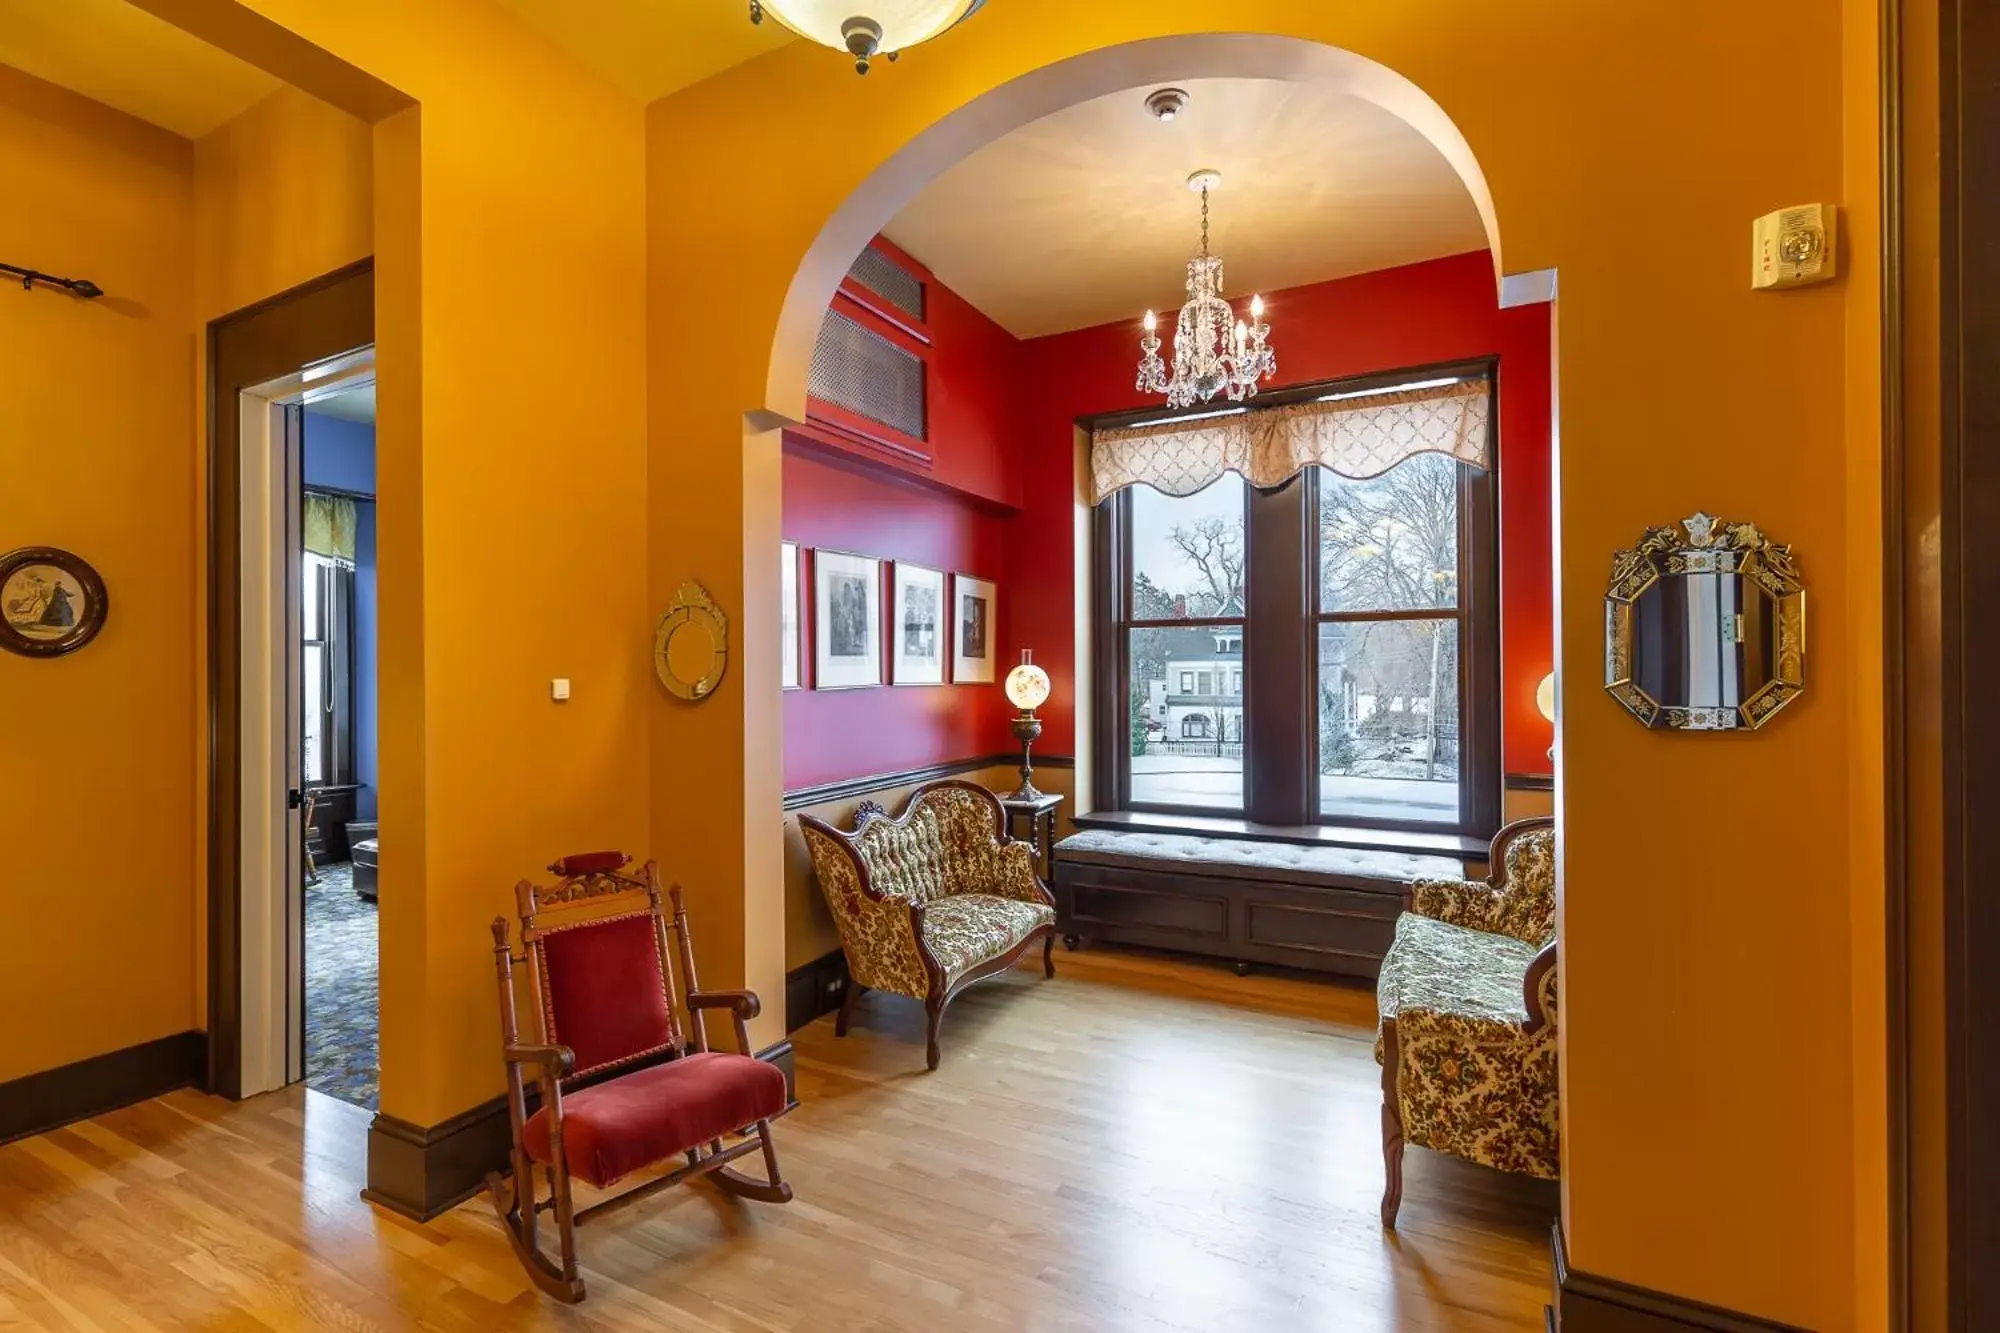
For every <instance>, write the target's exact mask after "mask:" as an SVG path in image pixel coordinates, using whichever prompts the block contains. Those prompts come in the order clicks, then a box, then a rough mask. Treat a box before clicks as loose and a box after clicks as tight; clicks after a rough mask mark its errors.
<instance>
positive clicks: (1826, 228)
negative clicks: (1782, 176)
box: [1750, 204, 1839, 291]
mask: <svg viewBox="0 0 2000 1333" xmlns="http://www.w3.org/2000/svg"><path fill="white" fill-rule="evenodd" d="M1838 215H1839V209H1837V208H1836V207H1835V206H1834V205H1832V204H1800V205H1799V206H1798V207H1796V208H1781V209H1779V210H1778V211H1777V212H1775V213H1766V214H1765V215H1764V216H1763V217H1761V218H1758V219H1757V221H1756V223H1755V225H1754V226H1753V228H1752V236H1753V239H1754V246H1753V249H1752V251H1751V258H1750V285H1751V286H1752V287H1753V288H1756V289H1758V290H1760V291H1761V290H1764V289H1766V288H1778V287H1803V286H1804V285H1805V284H1807V283H1809V282H1825V281H1826V280H1827V279H1828V278H1832V277H1835V276H1837V275H1838V273H1839V268H1838V266H1837V264H1836V262H1835V249H1834V241H1835V234H1834V224H1835V220H1836V218H1837V217H1838Z"/></svg>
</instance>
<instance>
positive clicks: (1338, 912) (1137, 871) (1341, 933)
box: [1055, 828, 1465, 980]
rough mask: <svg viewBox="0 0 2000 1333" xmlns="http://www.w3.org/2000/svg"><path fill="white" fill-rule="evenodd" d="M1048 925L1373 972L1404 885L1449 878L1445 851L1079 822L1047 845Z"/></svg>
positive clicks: (1068, 932)
mask: <svg viewBox="0 0 2000 1333" xmlns="http://www.w3.org/2000/svg"><path fill="white" fill-rule="evenodd" d="M1055 858H1056V871H1055V881H1056V911H1057V928H1058V929H1059V930H1061V931H1062V932H1063V934H1064V938H1065V942H1068V943H1070V944H1071V947H1076V943H1079V942H1081V941H1082V940H1084V939H1089V940H1093V941H1103V942H1108V943H1120V944H1137V945H1142V946H1146V947H1149V948H1161V949H1171V950H1175V951H1177V952H1183V953H1198V954H1207V955H1210V956H1213V957H1220V958H1225V959H1230V960H1232V961H1234V962H1236V963H1237V964H1238V967H1239V970H1245V969H1247V967H1248V966H1249V965H1250V964H1253V963H1269V964H1274V965H1278V966H1283V967H1294V968H1303V969H1307V970H1310V971H1315V972H1327V973H1334V974H1338V975H1345V976H1352V977H1359V978H1366V979H1371V980H1372V979H1373V978H1374V977H1375V975H1376V973H1377V972H1378V970H1379V969H1380V967H1381V963H1382V958H1383V956H1384V955H1385V954H1386V953H1387V952H1388V950H1389V945H1390V942H1391V941H1392V940H1393V939H1394V938H1395V925H1396V917H1397V915H1398V913H1399V912H1400V911H1401V909H1402V898H1403V889H1404V886H1405V885H1407V884H1409V883H1410V882H1411V881H1413V880H1419V879H1426V878H1439V879H1444V878H1449V879H1456V878H1458V877H1459V876H1460V875H1462V874H1463V873H1464V869H1465V867H1464V863H1463V862H1461V861H1459V860H1457V859H1456V858H1453V857H1448V856H1425V855H1417V854H1412V853H1408V852H1394V851H1380V850H1363V849H1356V848H1351V847H1333V846H1327V845H1325V844H1318V845H1309V844H1302V843H1289V842H1267V841H1260V840H1256V839H1250V838H1221V837H1206V836H1201V835H1196V834H1186V833H1167V832H1159V831H1154V830H1149V829H1104V828H1092V829H1084V830H1082V831H1080V832H1078V833H1075V834H1073V835H1071V836H1070V837H1068V838H1065V839H1064V840H1063V841H1062V842H1060V843H1058V844H1057V845H1056V849H1055Z"/></svg>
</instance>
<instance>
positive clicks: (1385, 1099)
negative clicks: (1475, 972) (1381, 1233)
mask: <svg viewBox="0 0 2000 1333" xmlns="http://www.w3.org/2000/svg"><path fill="white" fill-rule="evenodd" d="M1555 823H1556V821H1555V819H1554V817H1553V816H1549V815H1534V816H1531V817H1529V818H1527V819H1518V820H1515V821H1514V822H1513V823H1511V824H1509V825H1507V826H1506V827H1504V828H1502V829H1501V830H1500V831H1499V832H1498V833H1496V834H1494V835H1493V843H1492V848H1491V850H1490V851H1488V852H1487V857H1486V884H1487V887H1489V888H1491V889H1493V890H1495V891H1496V892H1497V891H1500V890H1503V889H1504V888H1505V887H1506V883H1507V847H1508V845H1509V844H1510V843H1512V842H1513V841H1514V839H1516V838H1518V837H1520V836H1521V835H1522V834H1524V833H1528V832H1531V831H1534V830H1537V829H1552V828H1554V827H1555ZM1475 882H1477V881H1475ZM1415 906H1416V886H1415V885H1414V884H1406V885H1404V886H1403V910H1404V911H1405V912H1408V911H1413V910H1415ZM1555 966H1556V942H1555V941H1554V940H1550V941H1549V942H1548V943H1547V944H1545V945H1543V946H1542V949H1541V951H1540V952H1538V953H1537V954H1536V955H1535V957H1534V959H1533V961H1531V962H1530V963H1529V964H1528V970H1527V973H1526V974H1525V975H1524V976H1523V977H1522V979H1521V998H1522V1003H1523V1007H1524V1008H1525V1009H1526V1011H1527V1014H1528V1019H1527V1022H1526V1023H1525V1024H1524V1025H1523V1026H1522V1028H1521V1035H1522V1036H1524V1037H1532V1036H1534V1035H1536V1034H1537V1033H1539V1032H1541V1031H1542V1030H1543V1029H1544V1028H1546V1027H1547V1026H1548V1025H1549V1024H1550V1023H1551V1022H1552V1021H1554V1018H1555V1016H1554V1015H1552V1014H1549V1013H1547V1012H1546V1011H1545V1010H1544V1009H1543V1006H1542V981H1543V979H1544V978H1546V977H1547V976H1548V974H1549V973H1550V972H1552V971H1554V970H1555ZM1400 1058H1401V1048H1400V1046H1399V1044H1398V1042H1397V1040H1396V1020H1395V1019H1394V1018H1389V1019H1385V1020H1383V1023H1382V1166H1383V1188H1382V1225H1383V1226H1385V1227H1389V1228H1392V1229H1393V1228H1394V1227H1395V1225H1396V1214H1397V1213H1398V1212H1399V1211H1400V1210H1401V1209H1402V1206H1403V1147H1404V1144H1403V1112H1402V1095H1401V1091H1400V1089H1399V1087H1398V1083H1397V1078H1398V1073H1399V1061H1400Z"/></svg>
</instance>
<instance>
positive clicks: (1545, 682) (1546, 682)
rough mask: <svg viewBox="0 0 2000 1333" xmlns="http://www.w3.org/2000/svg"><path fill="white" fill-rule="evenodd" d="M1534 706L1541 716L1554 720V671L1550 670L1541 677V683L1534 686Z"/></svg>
mask: <svg viewBox="0 0 2000 1333" xmlns="http://www.w3.org/2000/svg"><path fill="white" fill-rule="evenodd" d="M1535 707H1536V708H1537V709H1539V710H1540V711H1541V714H1542V716H1543V717H1545V718H1547V719H1548V720H1549V721H1551V722H1553V721H1555V720H1556V673H1555V672H1553V671H1551V672H1550V673H1549V674H1548V675H1546V676H1543V677H1542V683H1541V684H1539V685H1537V686H1535Z"/></svg>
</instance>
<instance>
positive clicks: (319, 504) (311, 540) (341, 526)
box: [304, 491, 355, 565]
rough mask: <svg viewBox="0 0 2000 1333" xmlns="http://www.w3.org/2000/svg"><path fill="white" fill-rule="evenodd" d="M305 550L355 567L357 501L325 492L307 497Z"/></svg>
mask: <svg viewBox="0 0 2000 1333" xmlns="http://www.w3.org/2000/svg"><path fill="white" fill-rule="evenodd" d="M305 502H306V503H305V523H304V537H305V548H306V549H307V550H308V551H311V552H312V553H313V554H314V555H323V556H327V557H328V558H330V559H334V560H345V561H347V563H349V564H350V565H351V564H353V563H354V533H355V529H354V522H355V512H354V501H352V500H350V499H348V498H347V497H346V496H344V495H329V494H327V493H326V492H325V491H307V492H306V494H305Z"/></svg>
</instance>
